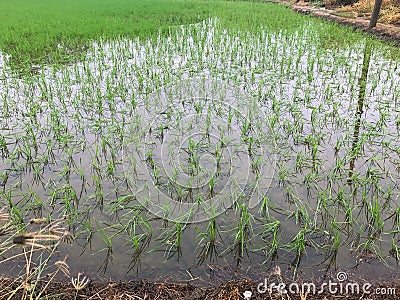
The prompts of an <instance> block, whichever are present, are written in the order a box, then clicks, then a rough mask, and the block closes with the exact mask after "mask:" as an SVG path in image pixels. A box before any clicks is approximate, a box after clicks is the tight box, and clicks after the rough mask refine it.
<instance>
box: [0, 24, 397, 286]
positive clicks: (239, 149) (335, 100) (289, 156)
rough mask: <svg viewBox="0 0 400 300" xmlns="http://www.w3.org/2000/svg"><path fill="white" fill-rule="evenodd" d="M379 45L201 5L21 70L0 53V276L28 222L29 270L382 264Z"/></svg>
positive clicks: (211, 270)
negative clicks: (184, 20) (180, 22)
mask: <svg viewBox="0 0 400 300" xmlns="http://www.w3.org/2000/svg"><path fill="white" fill-rule="evenodd" d="M380 45H381V44H379V43H376V42H371V41H370V40H369V39H367V38H365V39H364V40H359V41H357V42H354V45H351V46H349V45H345V44H343V45H340V44H335V43H333V44H329V42H327V41H326V40H325V39H324V34H323V32H320V30H319V29H318V28H315V27H311V26H307V25H305V26H304V27H302V28H299V30H298V31H297V32H294V33H293V32H286V31H285V30H281V31H269V29H268V28H264V29H262V30H259V31H253V32H245V31H243V32H241V31H237V30H230V29H227V28H224V27H223V26H222V25H221V23H220V22H219V20H218V19H209V20H206V21H204V22H201V23H198V24H193V25H187V26H178V27H174V28H172V29H171V30H170V34H169V35H168V36H167V37H165V36H162V35H160V36H159V37H158V38H157V39H149V40H143V39H142V40H139V39H137V40H128V39H116V40H114V41H111V42H110V41H101V40H99V41H97V42H94V43H93V45H92V46H91V48H90V50H89V52H88V54H87V55H86V57H85V59H84V60H83V61H80V62H77V63H74V64H70V65H66V66H60V65H55V66H51V65H50V66H49V65H47V66H34V70H35V74H34V75H33V76H31V77H19V76H18V75H16V74H15V73H14V72H13V71H12V70H11V69H10V68H9V67H8V65H7V60H8V57H7V55H5V54H1V55H0V80H1V81H0V120H1V121H0V205H1V207H3V212H4V213H6V214H7V215H8V217H9V218H10V220H11V221H12V224H13V230H9V231H8V232H5V231H4V236H1V238H2V240H0V242H1V248H0V251H1V252H0V253H1V255H2V257H3V261H2V263H1V265H0V270H1V272H2V273H4V274H6V275H13V276H15V275H20V274H23V272H24V271H25V270H24V268H23V264H24V262H25V259H26V255H25V256H24V255H23V251H22V247H21V245H20V244H24V242H26V241H25V240H26V236H25V240H23V241H21V235H20V234H21V233H23V232H28V233H29V232H31V233H32V232H33V233H35V234H42V235H43V236H41V237H40V236H39V237H38V236H36V238H33V237H32V236H31V238H30V239H29V241H30V242H33V243H36V245H33V246H32V249H34V251H32V252H31V255H33V256H36V261H37V262H38V263H37V264H38V266H42V268H43V270H42V272H50V271H51V270H54V269H55V268H57V267H59V264H58V265H57V264H56V262H58V263H59V262H60V261H63V260H65V261H66V262H67V263H68V266H69V270H70V271H69V272H71V273H77V272H84V273H85V274H86V275H87V276H88V277H90V278H91V279H102V278H112V279H114V280H119V279H134V278H138V277H139V278H143V277H146V278H160V277H168V278H174V279H175V280H178V281H187V280H188V281H190V280H194V279H196V280H198V281H199V282H202V283H210V282H213V281H215V280H216V279H218V276H222V275H221V274H223V276H224V279H230V278H235V276H239V275H240V274H248V275H249V276H253V277H257V274H261V272H264V271H266V270H269V269H270V268H272V267H275V266H280V268H281V269H282V270H285V271H287V272H290V273H291V274H292V275H293V276H296V275H297V274H303V275H305V276H324V275H327V274H332V273H336V272H337V271H338V270H346V271H348V272H349V273H351V274H355V275H354V276H356V275H357V276H367V275H366V274H368V276H370V277H372V278H373V277H377V276H378V277H385V276H391V275H393V274H394V275H396V274H397V275H398V274H399V267H398V265H397V263H398V259H399V258H400V248H399V247H400V243H399V230H400V197H399V195H400V193H399V192H400V187H399V184H400V135H399V130H400V88H399V87H400V63H399V60H398V59H395V58H393V57H392V56H391V55H390V53H389V51H390V50H388V49H387V48H385V47H384V46H380ZM0 219H1V218H0ZM32 219H33V220H32ZM58 220H59V221H58ZM4 228H5V227H4V226H3V229H4ZM1 232H2V231H1V230H0V233H1ZM51 235H53V236H54V235H56V236H57V235H59V236H60V237H62V239H58V238H52V237H51ZM16 237H19V239H16ZM37 244H39V245H41V246H42V247H40V246H37ZM44 247H49V248H48V249H44ZM49 249H50V251H49ZM42 263H43V264H42ZM38 266H37V267H38ZM238 274H239V275H238Z"/></svg>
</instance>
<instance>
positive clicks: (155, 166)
mask: <svg viewBox="0 0 400 300" xmlns="http://www.w3.org/2000/svg"><path fill="white" fill-rule="evenodd" d="M137 111H138V113H137V115H136V116H135V117H133V118H132V119H131V120H130V122H129V124H128V126H126V130H125V140H124V145H123V147H124V157H123V164H124V174H125V178H126V179H127V182H128V184H129V186H130V188H131V190H132V191H133V193H134V195H135V197H136V198H137V199H138V200H139V201H140V203H141V204H143V205H144V206H145V207H146V208H147V209H148V210H149V211H150V212H151V213H153V214H155V215H156V216H158V217H160V218H164V219H168V220H172V221H175V222H182V223H188V222H192V223H193V222H201V221H205V220H208V219H211V218H213V217H215V216H217V215H219V214H221V213H222V212H224V211H225V210H227V209H228V208H229V207H231V206H232V205H233V204H234V203H235V202H237V201H241V203H245V204H246V205H248V207H249V208H252V207H255V206H256V205H257V204H258V203H259V201H260V200H261V199H262V197H263V196H264V195H265V193H266V192H267V189H268V188H269V185H270V183H271V180H272V178H273V171H274V165H275V156H274V154H273V152H272V151H271V149H272V148H273V147H272V143H271V138H270V130H269V126H268V123H267V118H266V116H265V115H264V114H263V109H262V108H261V107H259V105H258V103H257V101H256V100H254V99H252V97H250V96H249V95H247V94H246V93H245V92H244V91H243V90H240V88H238V87H235V86H232V85H229V84H227V83H226V82H223V81H220V80H213V79H204V78H195V79H187V80H183V81H181V82H179V83H176V84H171V85H168V86H165V87H163V88H161V89H159V90H157V91H156V92H154V93H153V94H151V95H149V96H148V97H146V99H145V100H144V102H143V103H142V105H141V106H139V107H137Z"/></svg>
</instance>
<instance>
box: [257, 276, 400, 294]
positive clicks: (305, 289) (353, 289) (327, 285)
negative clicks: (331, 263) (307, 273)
mask: <svg viewBox="0 0 400 300" xmlns="http://www.w3.org/2000/svg"><path fill="white" fill-rule="evenodd" d="M257 291H258V292H259V293H260V294H265V293H269V294H270V295H271V294H274V293H278V294H280V295H286V294H299V295H300V294H302V295H307V294H312V295H321V294H324V293H329V294H331V295H346V294H347V295H349V294H357V295H358V294H362V295H370V294H381V295H395V294H396V289H395V288H391V287H379V288H376V289H373V288H372V284H371V283H368V282H364V283H362V284H360V283H358V282H352V281H348V275H347V273H346V272H338V273H337V274H336V280H329V281H328V282H323V283H321V284H320V285H316V284H315V283H312V282H304V283H301V284H299V283H297V282H292V283H290V284H287V283H284V282H283V281H282V280H280V282H279V283H276V282H269V281H268V279H267V278H266V279H265V280H264V282H261V283H259V284H258V286H257Z"/></svg>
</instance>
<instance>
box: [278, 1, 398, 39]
mask: <svg viewBox="0 0 400 300" xmlns="http://www.w3.org/2000/svg"><path fill="white" fill-rule="evenodd" d="M278 2H283V3H285V4H286V5H290V6H291V7H292V9H293V10H294V11H296V12H299V13H302V14H310V15H313V16H315V17H319V18H323V19H327V20H331V21H334V22H336V23H339V24H342V25H347V26H350V27H352V28H354V29H360V30H362V31H365V32H367V33H369V34H372V35H374V36H377V37H378V38H381V39H383V40H385V41H388V42H391V43H392V44H394V45H395V46H400V27H399V26H395V25H389V24H382V23H379V22H378V24H377V26H376V27H375V28H372V29H368V25H369V16H360V17H351V18H350V17H345V16H339V15H336V13H337V11H336V10H335V9H327V8H321V7H313V6H310V5H309V3H308V2H298V3H295V4H292V3H288V2H285V1H279V0H278Z"/></svg>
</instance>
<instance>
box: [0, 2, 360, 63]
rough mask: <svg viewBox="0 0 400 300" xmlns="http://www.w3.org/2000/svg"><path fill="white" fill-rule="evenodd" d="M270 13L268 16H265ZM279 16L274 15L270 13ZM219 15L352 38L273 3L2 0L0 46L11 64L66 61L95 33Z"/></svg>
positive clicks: (130, 32)
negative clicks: (319, 28)
mask: <svg viewBox="0 0 400 300" xmlns="http://www.w3.org/2000/svg"><path fill="white" fill-rule="evenodd" d="M268 16H269V17H268ZM274 16H279V17H274ZM209 17H218V18H219V19H221V21H222V22H223V23H224V24H225V25H227V26H230V27H236V28H241V29H242V30H243V29H251V28H254V27H259V26H260V25H263V26H267V27H268V28H269V29H270V30H276V31H278V30H281V29H285V30H299V28H300V27H301V25H302V24H304V23H305V22H308V21H311V20H312V22H314V23H315V26H319V25H320V24H323V25H322V30H324V31H326V38H325V40H326V41H335V40H336V42H337V41H340V42H341V43H342V42H343V40H346V39H348V40H354V38H355V37H356V36H357V34H356V35H354V34H353V33H351V31H350V30H348V29H344V28H342V27H339V26H336V25H333V24H329V25H327V24H324V23H323V22H321V21H319V20H318V21H317V20H314V19H311V18H309V17H307V16H301V15H298V14H296V13H294V12H292V11H291V10H290V9H289V8H287V7H284V6H281V5H276V4H272V3H259V2H249V1H248V2H242V1H203V0H186V1H185V0H176V1H175V0H119V1H110V0H97V1H94V0H84V1H82V0H71V1H68V2H66V1H61V0H52V1H49V0H48V1H43V0H15V1H11V0H4V1H1V2H0V32H1V35H0V49H1V50H2V51H4V52H5V53H7V54H10V55H11V61H10V65H11V66H12V67H13V68H19V69H21V68H22V69H23V70H25V71H26V70H30V69H31V65H32V64H39V65H40V64H42V63H44V62H45V63H53V64H58V63H65V62H70V61H72V60H76V59H79V58H81V57H80V56H81V55H82V54H84V53H85V50H86V49H87V48H88V46H89V45H90V41H93V40H98V39H99V38H110V39H114V38H116V37H141V38H145V37H146V38H147V37H151V36H155V35H157V34H158V32H159V30H161V31H163V32H164V33H166V32H167V31H168V28H169V27H170V26H173V25H180V24H189V23H196V22H199V21H202V20H204V19H206V18H209Z"/></svg>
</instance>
